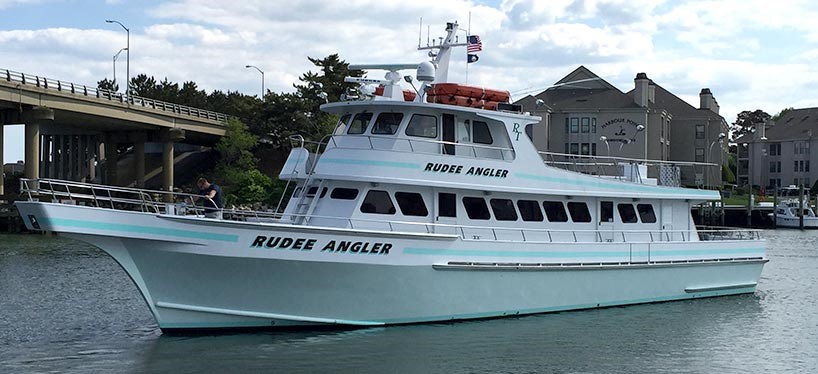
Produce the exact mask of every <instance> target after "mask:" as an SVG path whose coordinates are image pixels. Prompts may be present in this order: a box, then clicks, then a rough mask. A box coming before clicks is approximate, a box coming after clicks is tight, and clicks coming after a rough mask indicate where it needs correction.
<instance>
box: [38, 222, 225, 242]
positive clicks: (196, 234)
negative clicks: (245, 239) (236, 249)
mask: <svg viewBox="0 0 818 374" xmlns="http://www.w3.org/2000/svg"><path fill="white" fill-rule="evenodd" d="M42 221H43V223H44V224H47V225H51V226H70V227H79V228H83V229H93V230H105V231H121V232H127V233H132V234H152V235H162V236H174V237H179V238H185V239H205V240H216V241H222V242H230V243H235V242H238V241H239V236H238V235H232V234H217V233H211V232H201V231H191V230H180V229H168V228H164V227H153V226H141V225H128V224H123V223H110V222H98V221H88V220H80V219H67V218H44V219H42Z"/></svg>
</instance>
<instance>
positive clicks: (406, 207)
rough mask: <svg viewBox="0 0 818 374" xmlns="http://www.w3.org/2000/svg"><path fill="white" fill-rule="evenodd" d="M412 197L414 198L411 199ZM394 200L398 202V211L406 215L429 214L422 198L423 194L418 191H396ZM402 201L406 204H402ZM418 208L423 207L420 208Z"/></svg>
mask: <svg viewBox="0 0 818 374" xmlns="http://www.w3.org/2000/svg"><path fill="white" fill-rule="evenodd" d="M407 199H408V200H407ZM412 199H415V200H414V201H413V200H412ZM395 201H396V202H397V203H398V209H400V213H401V214H402V215H404V216H407V217H428V216H429V208H428V207H427V206H426V201H425V200H424V199H423V194H421V193H419V192H406V191H397V192H395ZM404 202H405V203H407V204H404ZM419 208H423V209H422V210H420V209H419ZM413 209H414V210H413ZM421 212H422V214H421Z"/></svg>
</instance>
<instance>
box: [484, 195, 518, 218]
mask: <svg viewBox="0 0 818 374" xmlns="http://www.w3.org/2000/svg"><path fill="white" fill-rule="evenodd" d="M490 203H491V210H492V211H493V212H494V219H496V220H498V221H516V220H517V211H516V210H514V202H512V201H511V200H509V199H491V200H490Z"/></svg>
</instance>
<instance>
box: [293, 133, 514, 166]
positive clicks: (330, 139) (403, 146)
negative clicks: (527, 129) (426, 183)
mask: <svg viewBox="0 0 818 374" xmlns="http://www.w3.org/2000/svg"><path fill="white" fill-rule="evenodd" d="M290 143H291V145H292V146H293V148H298V147H306V148H307V149H308V150H310V151H312V152H313V153H315V154H317V155H320V154H321V153H323V152H324V151H326V149H328V148H342V149H372V150H383V151H391V152H406V153H425V154H451V155H458V156H463V157H471V158H476V159H495V160H504V161H513V160H514V158H515V157H516V153H515V151H514V148H509V147H496V146H490V145H482V144H473V143H456V142H447V141H443V140H435V139H422V138H399V137H397V136H386V135H346V134H340V135H328V136H326V137H324V139H323V140H321V141H320V142H316V141H309V140H304V138H303V137H301V136H300V135H293V136H290Z"/></svg>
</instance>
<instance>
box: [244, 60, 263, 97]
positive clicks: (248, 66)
mask: <svg viewBox="0 0 818 374" xmlns="http://www.w3.org/2000/svg"><path fill="white" fill-rule="evenodd" d="M244 67H245V68H247V69H249V68H253V69H256V70H258V72H259V73H261V99H262V100H264V92H266V91H264V70H261V69H259V68H258V66H255V65H246V66H244Z"/></svg>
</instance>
